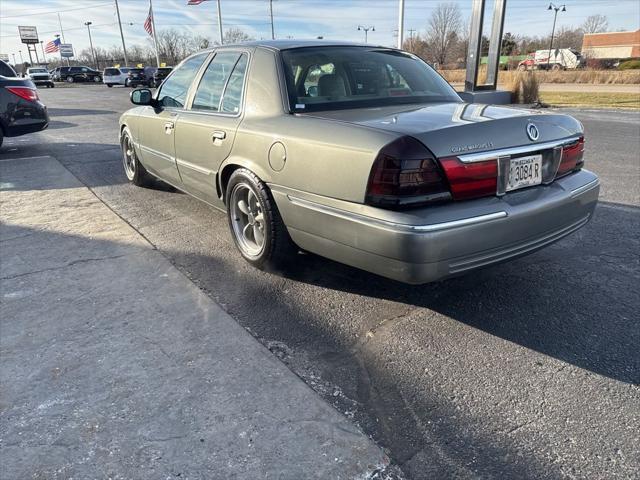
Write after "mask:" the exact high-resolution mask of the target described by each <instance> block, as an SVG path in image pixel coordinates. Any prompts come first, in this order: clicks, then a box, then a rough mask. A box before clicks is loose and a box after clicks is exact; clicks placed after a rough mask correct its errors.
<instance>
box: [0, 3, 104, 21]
mask: <svg viewBox="0 0 640 480" xmlns="http://www.w3.org/2000/svg"><path fill="white" fill-rule="evenodd" d="M107 5H113V3H111V2H109V3H99V4H96V5H91V7H105V6H107ZM87 8H88V7H87V6H84V7H75V8H67V9H65V10H50V11H48V12H37V13H21V14H20V15H2V16H0V19H3V18H17V17H29V16H33V15H48V14H50V13H64V12H73V11H76V10H86V9H87Z"/></svg>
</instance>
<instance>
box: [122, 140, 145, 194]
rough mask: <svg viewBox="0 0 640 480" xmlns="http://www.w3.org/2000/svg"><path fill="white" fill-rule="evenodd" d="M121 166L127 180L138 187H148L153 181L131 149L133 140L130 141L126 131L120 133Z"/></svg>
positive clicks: (134, 151)
mask: <svg viewBox="0 0 640 480" xmlns="http://www.w3.org/2000/svg"><path fill="white" fill-rule="evenodd" d="M121 147H122V166H123V167H124V173H125V175H126V176H127V179H128V180H129V181H130V182H131V183H133V184H134V185H136V186H138V187H143V186H145V185H149V184H150V183H151V181H152V180H153V177H152V176H151V175H150V174H149V172H147V170H146V169H145V168H144V167H143V166H142V164H141V163H140V160H138V156H137V155H136V150H135V148H134V147H133V140H131V133H130V132H129V130H128V129H126V128H125V129H124V131H123V132H122V140H121Z"/></svg>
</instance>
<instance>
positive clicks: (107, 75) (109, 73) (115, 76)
mask: <svg viewBox="0 0 640 480" xmlns="http://www.w3.org/2000/svg"><path fill="white" fill-rule="evenodd" d="M129 70H131V67H120V68H116V67H110V68H105V69H104V72H102V83H104V84H105V85H106V86H107V87H109V88H111V87H113V86H114V85H127V78H128V77H129Z"/></svg>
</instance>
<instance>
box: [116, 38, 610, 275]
mask: <svg viewBox="0 0 640 480" xmlns="http://www.w3.org/2000/svg"><path fill="white" fill-rule="evenodd" d="M131 99H132V102H133V103H134V104H136V105H138V106H137V107H136V108H133V109H131V110H129V111H128V112H126V113H125V114H124V115H123V116H122V118H121V120H120V142H121V145H122V147H123V163H124V170H125V173H126V175H127V177H128V179H129V180H130V181H131V182H132V183H134V184H136V185H143V184H148V183H150V182H152V181H153V179H154V177H157V178H159V179H162V180H163V181H165V182H167V183H169V184H171V185H173V186H174V187H176V188H178V189H180V190H183V191H185V192H187V193H189V194H191V195H193V196H195V197H197V198H199V199H200V200H203V201H204V202H207V203H209V204H210V205H212V206H214V207H217V208H219V209H222V210H224V211H226V212H227V215H228V220H229V227H230V231H231V234H232V236H233V239H234V241H235V244H236V245H237V247H238V249H239V251H240V253H241V254H242V255H243V257H244V258H245V259H246V260H247V261H249V262H250V263H252V264H253V265H255V266H257V267H260V268H266V267H272V268H279V267H280V266H281V265H283V264H286V263H287V262H290V261H291V259H292V258H293V257H294V255H295V253H296V252H297V251H298V250H299V249H303V250H306V251H309V252H314V253H317V254H319V255H322V256H325V257H328V258H331V259H333V260H336V261H338V262H342V263H345V264H348V265H352V266H354V267H358V268H361V269H364V270H367V271H370V272H374V273H377V274H379V275H383V276H386V277H389V278H393V279H396V280H400V281H403V282H407V283H425V282H431V281H434V280H438V279H442V278H446V277H449V276H453V275H458V274H461V273H463V272H467V271H470V270H472V269H475V268H478V267H482V266H485V265H490V264H494V263H497V262H502V261H505V260H509V259H512V258H515V257H518V256H521V255H524V254H527V253H530V252H533V251H535V250H537V249H539V248H542V247H544V246H546V245H549V244H550V243H552V242H555V241H557V240H559V239H561V238H562V237H564V236H566V235H569V234H570V233H572V232H575V231H576V230H578V229H579V228H580V227H582V226H583V225H585V224H586V223H587V222H588V221H589V219H590V218H591V216H592V214H593V211H594V208H595V206H596V203H597V200H598V192H599V182H598V178H597V177H596V175H594V174H593V173H591V172H590V171H588V170H586V169H584V168H583V152H584V133H583V128H582V125H581V124H580V122H578V121H577V120H575V119H573V118H572V117H570V116H567V115H562V114H558V113H541V112H539V111H531V110H522V109H516V108H509V107H501V106H491V105H479V104H469V103H464V102H463V101H462V100H461V99H460V97H459V96H458V95H457V94H456V92H455V91H454V90H453V89H452V88H451V86H449V85H448V84H447V83H446V81H445V80H443V79H442V78H441V77H440V76H439V75H438V74H437V73H436V72H435V71H433V69H431V68H430V67H429V66H428V65H427V64H426V63H424V62H423V61H422V60H420V59H419V58H417V57H415V56H414V55H412V54H410V53H406V52H402V51H399V50H395V49H390V48H385V47H372V46H367V45H355V44H343V43H331V42H315V41H314V42H297V41H269V42H252V43H246V44H241V45H232V46H224V47H219V48H215V49H212V50H207V51H203V52H200V53H197V54H195V55H193V56H191V57H189V58H187V59H186V60H185V61H183V62H182V63H181V64H180V65H179V66H178V67H177V68H176V69H175V70H174V71H173V72H172V73H171V75H170V76H169V77H168V78H167V79H166V80H165V82H164V83H163V85H162V87H161V88H160V89H158V91H156V92H155V93H152V92H151V91H150V90H148V89H139V90H135V91H133V92H132V94H131Z"/></svg>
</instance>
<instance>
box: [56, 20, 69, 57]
mask: <svg viewBox="0 0 640 480" xmlns="http://www.w3.org/2000/svg"><path fill="white" fill-rule="evenodd" d="M58 23H59V24H60V33H61V34H62V43H67V42H66V41H65V39H64V30H63V29H62V19H61V18H60V12H58ZM60 61H62V52H60ZM68 66H69V57H67V67H68Z"/></svg>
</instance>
